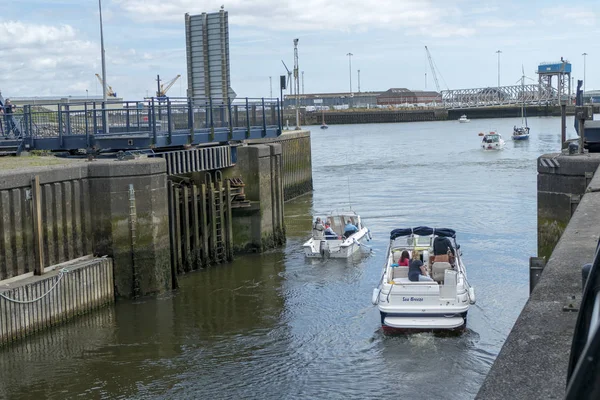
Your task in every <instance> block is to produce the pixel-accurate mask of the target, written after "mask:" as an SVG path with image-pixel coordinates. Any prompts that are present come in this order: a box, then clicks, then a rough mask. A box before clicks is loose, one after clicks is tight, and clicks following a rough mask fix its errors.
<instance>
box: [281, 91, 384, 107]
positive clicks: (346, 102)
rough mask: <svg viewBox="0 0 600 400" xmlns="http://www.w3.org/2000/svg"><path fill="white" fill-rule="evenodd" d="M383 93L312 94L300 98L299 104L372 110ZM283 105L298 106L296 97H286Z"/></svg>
mask: <svg viewBox="0 0 600 400" xmlns="http://www.w3.org/2000/svg"><path fill="white" fill-rule="evenodd" d="M381 93H382V92H358V93H310V94H301V95H299V96H298V103H299V105H300V106H302V107H306V106H317V107H318V106H325V107H334V106H340V107H341V106H350V105H351V106H352V107H353V108H371V107H375V106H376V104H377V96H379V95H380V94H381ZM283 99H284V100H283V105H284V106H285V107H290V106H294V105H296V95H293V94H292V95H284V98H283Z"/></svg>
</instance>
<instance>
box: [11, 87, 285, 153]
mask: <svg viewBox="0 0 600 400" xmlns="http://www.w3.org/2000/svg"><path fill="white" fill-rule="evenodd" d="M13 119H14V122H15V125H16V129H14V130H13V132H11V133H12V134H14V135H16V136H18V138H19V139H20V140H21V146H20V147H21V148H19V151H21V150H23V149H31V150H70V151H74V150H80V149H86V150H89V149H94V150H100V151H105V150H141V149H149V148H153V149H169V148H177V147H182V146H185V145H199V144H208V143H227V142H230V141H240V140H244V139H260V138H272V137H277V136H279V135H280V134H281V116H280V110H279V101H278V100H277V99H275V100H273V99H241V100H235V101H234V102H231V101H229V102H226V101H220V100H217V99H210V100H208V101H202V102H199V101H192V100H191V99H167V100H158V99H147V100H145V101H133V102H120V101H119V102H115V101H108V102H105V103H103V102H100V103H98V102H82V103H69V104H57V105H55V106H44V107H40V106H33V105H26V106H23V107H22V108H20V109H18V110H16V112H15V114H14V117H13ZM3 122H4V124H3V125H6V127H7V128H8V126H9V121H8V120H6V119H5V121H3Z"/></svg>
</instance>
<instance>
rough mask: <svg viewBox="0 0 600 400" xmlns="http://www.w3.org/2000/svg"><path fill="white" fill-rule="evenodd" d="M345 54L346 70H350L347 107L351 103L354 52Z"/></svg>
mask: <svg viewBox="0 0 600 400" xmlns="http://www.w3.org/2000/svg"><path fill="white" fill-rule="evenodd" d="M346 55H347V56H348V71H349V72H350V75H349V77H350V98H349V99H348V108H350V107H351V103H352V56H353V55H354V54H352V53H348V54H346Z"/></svg>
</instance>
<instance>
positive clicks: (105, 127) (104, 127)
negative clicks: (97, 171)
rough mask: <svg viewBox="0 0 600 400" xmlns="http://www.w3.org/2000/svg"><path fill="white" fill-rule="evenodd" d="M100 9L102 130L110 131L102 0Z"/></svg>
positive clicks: (100, 0)
mask: <svg viewBox="0 0 600 400" xmlns="http://www.w3.org/2000/svg"><path fill="white" fill-rule="evenodd" d="M98 9H99V10H100V51H101V52H102V131H103V133H108V131H109V127H108V118H107V115H106V111H104V108H105V107H106V60H105V57H104V32H103V30H102V0H98Z"/></svg>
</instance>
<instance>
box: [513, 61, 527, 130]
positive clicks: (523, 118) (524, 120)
mask: <svg viewBox="0 0 600 400" xmlns="http://www.w3.org/2000/svg"><path fill="white" fill-rule="evenodd" d="M521 71H522V72H523V75H522V76H521V126H516V125H515V126H514V128H513V134H512V140H528V139H529V127H528V126H527V114H526V113H525V69H524V68H523V65H521Z"/></svg>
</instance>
